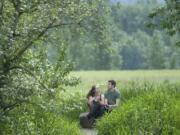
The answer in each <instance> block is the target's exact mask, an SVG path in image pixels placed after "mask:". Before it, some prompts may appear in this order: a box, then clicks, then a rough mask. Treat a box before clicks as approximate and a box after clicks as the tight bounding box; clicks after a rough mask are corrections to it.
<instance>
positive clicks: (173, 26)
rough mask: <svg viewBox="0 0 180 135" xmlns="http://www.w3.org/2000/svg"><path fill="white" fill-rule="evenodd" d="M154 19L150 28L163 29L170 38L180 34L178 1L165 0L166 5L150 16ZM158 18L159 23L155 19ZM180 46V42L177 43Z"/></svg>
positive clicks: (179, 7)
mask: <svg viewBox="0 0 180 135" xmlns="http://www.w3.org/2000/svg"><path fill="white" fill-rule="evenodd" d="M149 17H150V18H151V19H152V21H151V23H149V26H150V27H161V28H163V29H164V30H165V31H166V32H167V33H168V34H169V35H170V36H173V35H176V34H177V35H178V36H179V32H180V6H179V1H178V0H165V5H163V6H159V7H158V8H157V9H156V10H154V12H152V13H150V14H149ZM156 18H158V21H155V19H156ZM176 44H177V45H178V46H180V41H177V43H176Z"/></svg>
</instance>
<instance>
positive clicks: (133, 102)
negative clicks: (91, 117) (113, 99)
mask: <svg viewBox="0 0 180 135" xmlns="http://www.w3.org/2000/svg"><path fill="white" fill-rule="evenodd" d="M179 88H180V87H179V85H175V84H173V85H170V84H163V85H162V84H161V85H157V86H153V89H151V90H150V91H148V92H146V93H144V94H141V95H139V96H136V97H134V98H133V97H132V98H131V99H130V100H129V101H127V102H126V103H124V104H122V106H121V107H119V108H117V109H115V110H113V112H112V113H110V114H106V115H105V116H104V117H103V118H102V119H100V120H99V121H98V123H97V128H98V134H99V135H129V134H134V135H136V134H137V135H139V134H152V135H173V134H175V135H176V134H180V116H179V112H180V108H179V106H180V101H179V100H178V98H179V96H180V92H179Z"/></svg>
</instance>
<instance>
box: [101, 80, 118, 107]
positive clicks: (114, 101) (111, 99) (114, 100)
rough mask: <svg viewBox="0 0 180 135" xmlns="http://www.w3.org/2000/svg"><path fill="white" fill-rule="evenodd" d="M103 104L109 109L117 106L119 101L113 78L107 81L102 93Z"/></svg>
mask: <svg viewBox="0 0 180 135" xmlns="http://www.w3.org/2000/svg"><path fill="white" fill-rule="evenodd" d="M104 97H105V104H107V105H108V107H109V109H110V110H112V109H113V108H115V107H117V106H118V105H119V103H120V92H119V91H118V90H117V89H116V82H115V81H114V80H109V81H108V90H107V91H106V92H105V94H104Z"/></svg>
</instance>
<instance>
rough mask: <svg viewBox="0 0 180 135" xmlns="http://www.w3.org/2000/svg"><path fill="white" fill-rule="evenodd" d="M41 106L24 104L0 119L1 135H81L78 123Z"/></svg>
mask: <svg viewBox="0 0 180 135" xmlns="http://www.w3.org/2000/svg"><path fill="white" fill-rule="evenodd" d="M46 109H47V108H43V107H41V106H36V105H31V104H25V105H22V106H19V107H17V108H16V109H14V110H13V111H11V113H10V114H9V117H6V119H4V120H2V119H1V121H0V133H1V134H2V135H7V134H8V135H10V134H12V135H14V134H18V135H29V134H31V135H45V134H46V135H70V134H72V133H73V135H81V132H80V130H79V127H78V124H77V123H75V122H70V121H69V120H68V119H67V118H66V117H65V116H62V115H58V114H56V113H54V112H50V111H48V110H46Z"/></svg>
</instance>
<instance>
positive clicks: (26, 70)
mask: <svg viewBox="0 0 180 135" xmlns="http://www.w3.org/2000/svg"><path fill="white" fill-rule="evenodd" d="M13 69H21V70H23V71H24V72H25V73H28V74H29V75H31V76H32V77H33V78H34V79H36V80H37V81H38V83H39V84H40V85H41V86H42V87H43V88H44V89H46V90H48V91H50V90H49V89H48V87H47V86H46V85H44V84H43V83H42V82H41V81H40V80H39V79H38V78H37V77H36V75H34V73H33V72H31V71H30V70H28V69H26V68H23V67H20V66H14V67H11V68H10V69H9V70H13Z"/></svg>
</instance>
